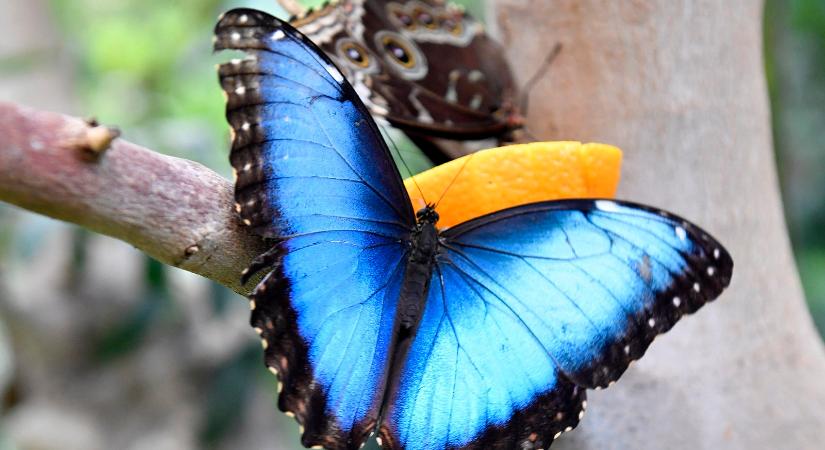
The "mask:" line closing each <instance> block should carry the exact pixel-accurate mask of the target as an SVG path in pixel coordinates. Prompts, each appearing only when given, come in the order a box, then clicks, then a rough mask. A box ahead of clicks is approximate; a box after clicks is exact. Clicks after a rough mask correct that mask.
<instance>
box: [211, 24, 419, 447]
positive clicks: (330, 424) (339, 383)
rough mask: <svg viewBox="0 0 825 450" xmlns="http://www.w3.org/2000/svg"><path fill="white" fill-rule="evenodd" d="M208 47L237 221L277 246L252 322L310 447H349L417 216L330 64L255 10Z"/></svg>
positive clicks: (381, 354)
mask: <svg viewBox="0 0 825 450" xmlns="http://www.w3.org/2000/svg"><path fill="white" fill-rule="evenodd" d="M215 48H216V49H235V50H243V51H245V52H246V53H247V54H248V57H247V58H246V59H241V60H233V61H232V62H229V63H227V64H223V65H221V66H220V68H219V73H220V82H221V85H222V87H223V89H224V91H225V92H226V94H227V119H228V121H229V123H230V125H231V127H232V130H233V134H234V136H233V140H232V151H231V155H230V160H231V162H232V166H233V167H234V168H235V170H236V172H237V181H236V190H235V199H236V201H237V205H236V209H237V211H238V213H239V215H240V218H241V220H242V221H243V222H244V223H245V224H246V225H248V226H250V227H251V228H252V230H254V231H255V232H257V233H260V234H261V235H262V236H264V237H267V238H271V239H273V242H274V247H273V249H272V250H271V251H270V252H268V253H267V254H265V255H262V256H261V257H260V258H259V259H258V260H256V262H255V263H254V264H253V267H254V268H255V269H261V268H265V267H272V268H273V270H272V271H271V272H270V273H269V274H268V275H267V276H266V277H265V278H264V280H263V281H262V282H261V283H260V284H259V285H258V286H257V287H256V289H255V291H254V292H253V294H252V296H251V300H252V301H251V304H252V305H253V313H252V325H253V326H254V327H255V328H256V330H257V331H258V332H259V333H260V334H261V337H262V339H263V343H264V347H265V358H266V364H267V366H269V367H270V369H271V370H273V371H276V372H277V373H278V377H279V379H280V381H281V383H282V387H283V390H282V392H281V393H280V396H279V406H280V408H281V409H282V410H284V411H288V412H289V413H292V414H294V415H295V417H296V419H297V420H298V422H299V423H300V424H301V425H302V426H303V427H304V428H305V431H304V433H303V438H302V442H303V444H304V445H306V446H311V445H322V446H325V447H327V448H332V449H350V448H358V445H359V444H360V443H362V442H363V441H364V440H365V439H366V436H367V434H368V433H369V432H370V431H371V430H373V429H374V426H375V423H376V421H377V418H378V410H379V407H380V401H381V398H382V395H383V388H384V386H385V380H386V377H387V374H386V371H387V367H388V361H387V358H388V353H389V347H390V342H391V340H392V330H391V328H392V321H393V317H394V316H395V307H396V302H397V299H398V296H399V289H400V286H401V283H402V280H403V274H404V268H405V265H406V251H407V250H406V247H405V244H404V242H405V241H407V240H408V238H409V231H410V229H411V228H412V227H413V225H414V223H415V222H414V216H413V212H412V210H411V206H410V201H409V198H408V197H407V193H406V190H405V189H404V188H403V184H402V180H401V177H400V175H399V173H398V170H397V169H396V167H395V165H394V164H393V163H392V159H391V158H390V154H389V150H388V149H387V147H386V145H385V144H384V142H383V140H382V139H381V138H380V135H379V133H378V130H377V127H376V125H375V123H374V122H373V121H372V119H371V118H370V117H369V114H368V112H367V110H366V108H365V107H364V105H363V104H362V103H361V101H360V100H359V99H358V96H357V95H356V94H355V92H354V91H353V90H352V87H351V86H350V85H349V84H347V82H346V81H345V80H344V78H343V76H342V75H341V73H340V72H339V71H338V69H337V68H336V67H335V66H334V65H333V64H332V62H331V61H330V60H329V59H328V58H327V57H325V56H324V55H323V53H322V52H321V51H320V50H319V49H317V47H315V46H314V45H313V44H312V43H311V42H309V41H308V40H306V38H305V37H303V36H302V35H300V33H298V32H297V31H296V30H295V29H294V28H292V27H291V26H289V25H288V24H285V23H283V22H281V21H280V20H278V19H276V18H274V17H271V16H269V15H267V14H265V13H262V12H260V11H255V10H250V9H238V10H233V11H230V12H228V13H226V14H225V15H224V16H223V17H222V18H221V19H220V21H219V22H218V24H217V26H216V29H215Z"/></svg>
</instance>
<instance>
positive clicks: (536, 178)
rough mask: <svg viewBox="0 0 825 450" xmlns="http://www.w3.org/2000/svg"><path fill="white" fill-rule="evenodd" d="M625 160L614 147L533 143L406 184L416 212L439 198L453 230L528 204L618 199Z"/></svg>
mask: <svg viewBox="0 0 825 450" xmlns="http://www.w3.org/2000/svg"><path fill="white" fill-rule="evenodd" d="M621 164H622V151H621V150H620V149H618V148H617V147H614V146H612V145H606V144H595V143H591V144H582V143H580V142H574V141H562V142H534V143H531V144H517V145H508V146H505V147H498V148H492V149H487V150H481V151H479V152H476V153H474V154H471V155H468V156H463V157H461V158H458V159H455V160H452V161H450V162H448V163H445V164H442V165H440V166H437V167H434V168H432V169H430V170H427V171H425V172H422V173H420V174H418V175H415V176H414V177H410V178H407V179H406V180H404V186H405V187H406V188H407V192H408V193H409V195H410V200H411V201H412V205H413V209H415V210H416V211H417V210H419V209H421V208H423V207H424V206H425V205H426V204H427V202H430V203H436V202H437V203H438V214H439V216H440V220H439V222H438V226H439V228H448V227H451V226H453V225H456V224H459V223H461V222H464V221H467V220H470V219H473V218H475V217H479V216H482V215H484V214H487V213H491V212H494V211H498V210H501V209H505V208H509V207H513V206H518V205H523V204H526V203H533V202H539V201H546V200H558V199H565V198H610V197H613V196H614V195H615V194H616V187H617V186H618V184H619V172H620V170H621ZM413 178H414V179H415V182H413ZM416 184H417V185H418V186H416ZM419 189H420V190H419ZM422 194H423V196H422Z"/></svg>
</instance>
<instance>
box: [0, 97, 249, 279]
mask: <svg viewBox="0 0 825 450" xmlns="http://www.w3.org/2000/svg"><path fill="white" fill-rule="evenodd" d="M95 131H96V130H93V129H92V127H91V126H90V125H89V124H87V123H86V122H84V121H83V120H81V119H78V118H73V117H69V116H64V115H61V114H55V113H50V112H43V111H37V110H32V109H28V108H25V107H21V106H17V105H14V104H10V103H0V136H2V140H0V201H5V202H8V203H11V204H14V205H17V206H19V207H21V208H25V209H28V210H31V211H34V212H37V213H40V214H44V215H46V216H49V217H53V218H55V219H60V220H64V221H66V222H71V223H75V224H78V225H80V226H82V227H85V228H88V229H90V230H93V231H96V232H98V233H102V234H106V235H109V236H112V237H115V238H117V239H120V240H123V241H125V242H128V243H130V244H132V245H134V246H135V247H137V248H138V249H140V250H142V251H144V252H146V253H147V254H148V255H150V256H152V257H154V258H156V259H157V260H159V261H161V262H163V263H166V264H169V265H172V266H176V267H180V268H182V269H185V270H188V271H190V272H194V273H197V274H199V275H203V276H204V277H207V278H210V279H212V280H215V281H217V282H219V283H221V284H223V285H225V286H228V287H230V288H231V289H233V290H235V291H236V292H239V293H241V294H246V293H248V289H249V287H250V286H241V285H240V284H239V280H240V272H241V270H243V269H244V268H245V267H246V266H247V265H248V263H249V261H251V260H252V258H254V257H255V256H256V255H258V254H260V253H262V252H263V251H264V250H265V245H264V243H263V241H262V240H261V239H260V238H258V237H255V236H253V235H251V234H250V233H248V232H247V231H246V230H245V229H244V228H243V226H242V225H241V224H240V223H238V222H237V221H236V219H235V215H234V214H233V205H234V201H233V187H232V183H231V182H229V181H228V180H226V179H224V178H223V177H221V176H220V175H218V174H217V173H215V172H213V171H211V170H209V169H207V168H206V167H204V166H202V165H200V164H197V163H194V162H192V161H187V160H183V159H179V158H174V157H170V156H166V155H162V154H159V153H155V152H153V151H151V150H148V149H146V148H143V147H140V146H138V145H135V144H132V143H129V142H126V141H124V140H122V139H118V140H115V141H114V142H113V143H112V145H111V148H109V149H108V150H106V151H105V152H103V153H102V154H94V153H93V152H90V151H89V147H91V146H94V145H95V142H94V139H95Z"/></svg>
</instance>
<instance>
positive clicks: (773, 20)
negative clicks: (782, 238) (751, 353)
mask: <svg viewBox="0 0 825 450" xmlns="http://www.w3.org/2000/svg"><path fill="white" fill-rule="evenodd" d="M765 31H766V33H765V40H766V42H765V44H766V45H765V57H766V58H765V59H766V69H767V70H766V72H767V75H768V83H769V88H770V94H771V107H772V110H773V131H774V137H775V144H776V154H777V165H778V167H779V178H780V182H781V186H782V194H783V200H784V205H785V216H786V218H787V221H788V229H789V231H790V236H791V241H792V243H793V247H794V253H795V255H796V260H797V266H798V267H799V272H800V276H801V279H802V284H803V287H804V288H805V294H806V297H807V299H808V304H809V306H810V308H811V312H812V314H813V316H814V321H815V322H816V323H817V325H818V327H819V329H820V331H821V332H822V333H823V335H825V282H824V281H823V280H825V233H824V232H823V230H825V194H824V193H825V177H823V176H822V174H823V173H825V152H823V145H822V143H823V142H825V108H823V107H822V105H824V104H825V1H824V0H768V1H767V3H766V13H765Z"/></svg>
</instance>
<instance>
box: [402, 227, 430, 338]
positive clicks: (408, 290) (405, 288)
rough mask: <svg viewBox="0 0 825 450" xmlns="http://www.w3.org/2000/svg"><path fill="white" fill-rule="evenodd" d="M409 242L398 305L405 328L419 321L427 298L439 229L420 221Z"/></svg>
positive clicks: (409, 327)
mask: <svg viewBox="0 0 825 450" xmlns="http://www.w3.org/2000/svg"><path fill="white" fill-rule="evenodd" d="M410 245H411V248H410V253H409V257H408V259H407V270H406V273H405V275H404V284H403V285H402V286H401V297H400V298H399V308H398V314H399V323H400V325H401V328H402V329H403V330H407V331H410V330H411V329H413V328H414V327H415V325H416V324H417V323H418V320H419V318H420V317H421V312H422V310H423V308H424V301H425V299H426V298H427V288H428V287H429V283H430V278H431V277H432V271H433V266H434V265H435V255H436V253H437V252H438V230H436V228H435V224H434V223H430V222H428V221H423V222H420V223H419V224H418V226H416V229H415V231H414V232H413V234H412V239H411V241H410Z"/></svg>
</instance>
